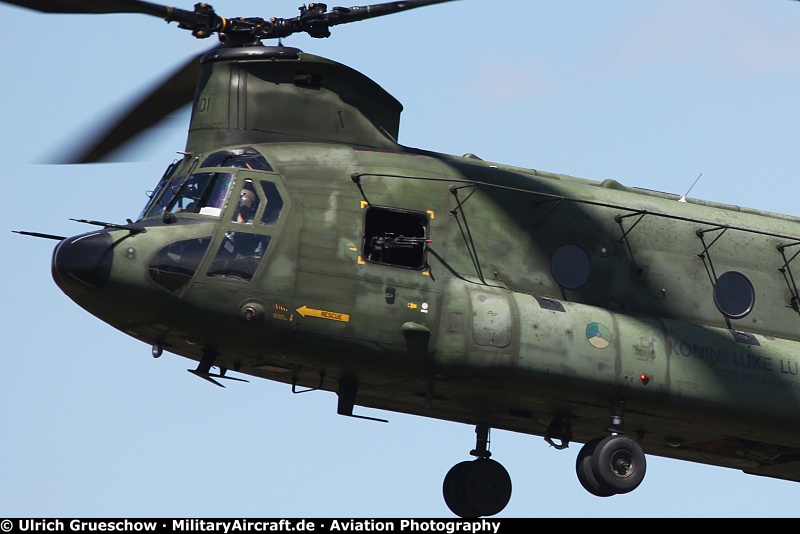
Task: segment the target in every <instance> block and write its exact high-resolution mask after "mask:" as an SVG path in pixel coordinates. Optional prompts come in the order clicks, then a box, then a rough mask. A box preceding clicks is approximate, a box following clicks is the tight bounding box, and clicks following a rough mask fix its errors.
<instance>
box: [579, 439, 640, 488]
mask: <svg viewBox="0 0 800 534" xmlns="http://www.w3.org/2000/svg"><path fill="white" fill-rule="evenodd" d="M591 458H592V460H591V465H592V469H591V472H592V473H593V474H594V477H595V478H596V479H597V482H598V484H599V485H600V486H601V487H606V488H609V489H611V490H612V491H614V493H628V492H630V491H633V490H635V489H636V488H637V487H639V484H641V482H642V480H643V479H644V474H645V471H646V469H647V462H646V460H645V458H644V452H643V451H642V448H641V447H640V446H639V444H638V443H636V442H635V441H634V440H632V439H631V438H629V437H627V436H623V435H620V434H617V435H612V436H608V437H606V438H603V439H602V440H600V441H599V442H598V443H597V445H596V446H595V449H594V452H592V454H591Z"/></svg>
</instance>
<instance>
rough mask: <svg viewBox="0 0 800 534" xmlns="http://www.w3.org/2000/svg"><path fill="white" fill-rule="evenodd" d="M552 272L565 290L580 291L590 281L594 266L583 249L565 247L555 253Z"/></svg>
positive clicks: (551, 267) (551, 261) (551, 264)
mask: <svg viewBox="0 0 800 534" xmlns="http://www.w3.org/2000/svg"><path fill="white" fill-rule="evenodd" d="M550 272H551V273H552V274H553V278H554V279H555V281H556V282H557V283H558V285H560V286H561V287H563V288H564V289H578V288H579V287H581V286H583V284H585V283H586V282H587V281H588V280H589V275H590V274H592V264H591V263H590V262H589V256H587V255H586V253H585V252H584V251H583V249H582V248H581V247H579V246H577V245H564V246H562V247H559V248H558V250H556V251H555V252H554V253H553V258H552V259H551V260H550Z"/></svg>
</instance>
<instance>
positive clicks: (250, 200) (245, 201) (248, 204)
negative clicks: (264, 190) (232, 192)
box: [239, 189, 256, 210]
mask: <svg viewBox="0 0 800 534" xmlns="http://www.w3.org/2000/svg"><path fill="white" fill-rule="evenodd" d="M255 205H256V194H255V193H253V192H252V191H251V190H249V189H242V193H241V194H240V195H239V206H241V207H242V208H247V209H249V210H251V209H253V207H254V206H255Z"/></svg>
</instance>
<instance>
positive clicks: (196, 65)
mask: <svg viewBox="0 0 800 534" xmlns="http://www.w3.org/2000/svg"><path fill="white" fill-rule="evenodd" d="M452 1H454V0H406V1H400V2H386V3H382V4H375V5H366V6H354V7H334V8H332V9H331V11H326V10H327V9H328V7H327V5H326V4H322V3H319V2H314V3H309V4H308V6H306V5H303V6H302V7H300V8H299V10H300V15H299V16H297V17H293V18H275V17H273V18H271V19H269V20H265V19H262V18H258V17H253V18H246V17H237V18H223V17H220V16H218V15H217V14H216V13H215V12H214V8H213V7H211V6H210V5H208V4H206V3H197V4H195V5H194V11H186V10H183V9H178V8H174V7H168V6H163V5H160V4H154V3H151V2H144V1H142V0H0V3H3V4H11V5H15V6H20V7H24V8H27V9H31V10H35V11H40V12H43V13H60V14H113V13H140V14H144V15H151V16H155V17H159V18H161V19H164V20H165V21H167V22H177V23H178V27H179V28H181V29H184V30H190V31H191V32H192V35H194V36H195V37H198V38H206V37H209V36H211V35H212V34H214V33H216V34H218V36H219V40H220V42H221V43H222V46H225V47H236V46H255V45H261V44H262V43H261V40H262V39H278V38H282V37H287V36H289V35H292V34H294V33H300V32H304V33H307V34H308V35H310V36H311V37H317V38H323V37H329V36H330V27H331V26H336V25H339V24H346V23H349V22H356V21H360V20H365V19H369V18H375V17H381V16H384V15H391V14H393V13H399V12H401V11H406V10H409V9H415V8H418V7H424V6H429V5H434V4H442V3H445V2H452ZM199 74H200V55H198V56H195V57H192V58H191V59H190V60H189V61H188V62H187V63H186V64H185V65H184V66H183V67H181V68H180V69H178V70H177V71H176V72H175V73H174V74H172V75H171V76H170V77H169V78H167V79H166V80H165V81H164V82H162V83H161V84H160V85H159V86H158V87H156V88H155V89H153V90H152V91H151V92H150V93H148V94H147V95H145V96H144V97H142V98H141V99H140V100H139V101H138V102H137V103H135V104H134V105H133V106H131V107H130V108H128V109H127V110H126V111H125V112H123V113H122V114H120V115H119V116H118V118H117V119H116V121H114V122H113V123H112V124H111V125H110V126H108V127H107V128H105V129H103V130H102V131H101V133H100V134H98V135H97V136H96V137H95V138H94V139H93V140H92V141H91V142H90V143H88V145H87V146H85V147H84V148H83V149H82V150H79V151H71V153H70V155H69V157H67V158H61V159H62V160H63V159H66V161H57V162H56V163H93V162H100V161H109V160H110V158H109V156H110V155H111V154H112V153H113V152H114V151H116V150H117V149H118V148H120V147H122V146H123V145H124V144H126V143H127V142H128V141H130V140H131V139H133V138H134V137H135V136H136V135H137V134H139V133H141V132H143V131H144V130H146V129H147V128H149V127H151V126H153V125H155V124H157V123H158V122H160V121H161V120H162V119H164V118H165V117H166V116H167V115H169V114H170V113H172V112H174V111H176V110H178V109H180V108H181V107H183V106H184V105H186V104H189V103H191V101H192V99H193V98H194V93H195V87H196V84H197V80H198V77H199Z"/></svg>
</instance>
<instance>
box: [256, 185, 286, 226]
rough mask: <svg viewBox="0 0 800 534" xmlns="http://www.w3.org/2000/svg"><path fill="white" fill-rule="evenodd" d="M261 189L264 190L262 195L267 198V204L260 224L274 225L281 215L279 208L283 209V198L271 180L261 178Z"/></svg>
mask: <svg viewBox="0 0 800 534" xmlns="http://www.w3.org/2000/svg"><path fill="white" fill-rule="evenodd" d="M261 190H262V191H264V196H265V197H266V198H267V202H266V204H267V205H266V206H265V207H264V213H263V214H262V215H261V225H262V226H275V225H276V224H278V218H279V217H280V215H281V210H283V198H281V194H280V193H279V192H278V188H277V187H276V186H275V184H274V183H273V182H268V181H266V180H262V181H261Z"/></svg>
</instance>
